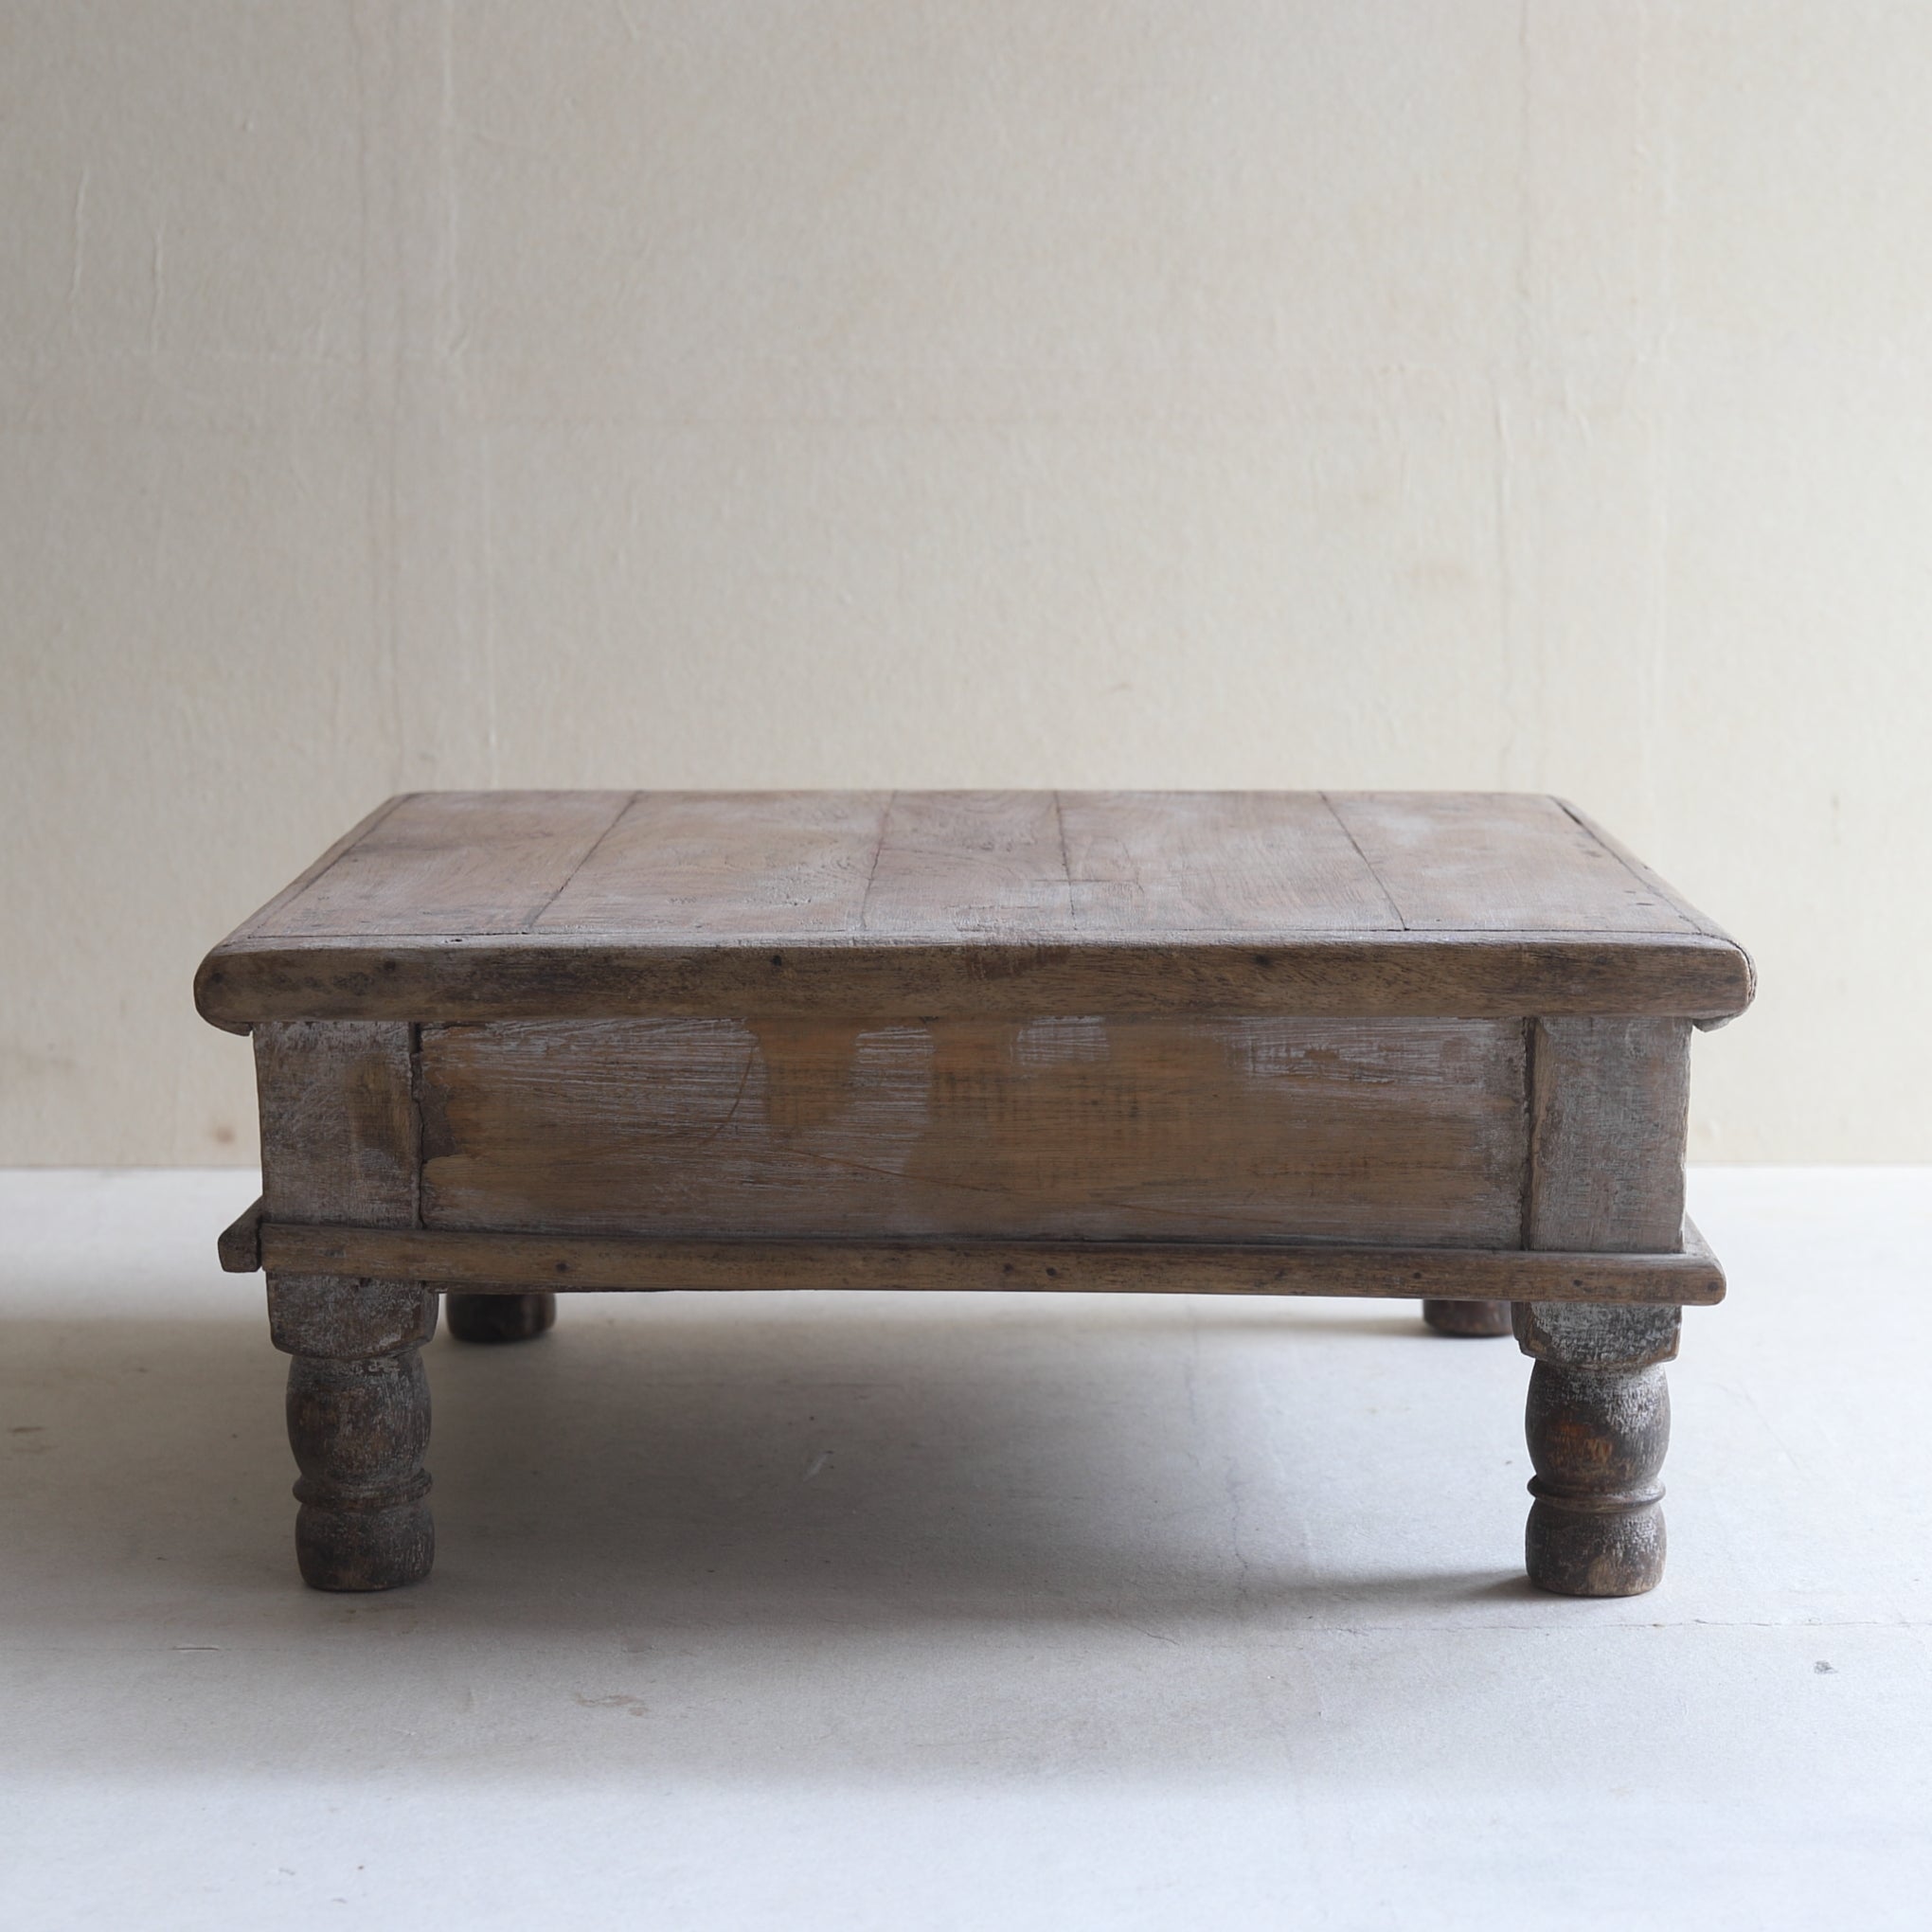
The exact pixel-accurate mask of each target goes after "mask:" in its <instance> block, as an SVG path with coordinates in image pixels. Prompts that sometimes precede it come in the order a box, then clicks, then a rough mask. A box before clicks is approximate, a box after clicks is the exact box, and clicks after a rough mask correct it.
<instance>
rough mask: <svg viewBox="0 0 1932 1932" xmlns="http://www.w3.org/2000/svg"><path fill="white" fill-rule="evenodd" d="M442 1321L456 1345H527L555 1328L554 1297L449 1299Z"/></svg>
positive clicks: (471, 1296)
mask: <svg viewBox="0 0 1932 1932" xmlns="http://www.w3.org/2000/svg"><path fill="white" fill-rule="evenodd" d="M445 1300H446V1302H447V1306H446V1307H445V1308H444V1310H443V1314H444V1317H445V1318H446V1319H447V1321H448V1322H449V1325H450V1333H451V1334H453V1335H454V1336H456V1340H457V1341H459V1342H528V1341H531V1340H533V1339H534V1338H535V1337H536V1336H538V1335H540V1334H543V1333H546V1331H547V1330H549V1329H551V1328H554V1327H555V1326H556V1322H557V1297H555V1296H554V1295H451V1296H448V1297H445Z"/></svg>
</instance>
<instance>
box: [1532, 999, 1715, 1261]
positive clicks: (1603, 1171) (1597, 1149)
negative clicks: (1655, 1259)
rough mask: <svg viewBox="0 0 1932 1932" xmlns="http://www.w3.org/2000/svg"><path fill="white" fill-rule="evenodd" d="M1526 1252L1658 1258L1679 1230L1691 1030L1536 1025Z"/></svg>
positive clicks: (1628, 1024)
mask: <svg viewBox="0 0 1932 1932" xmlns="http://www.w3.org/2000/svg"><path fill="white" fill-rule="evenodd" d="M1529 1077H1530V1100H1529V1108H1530V1163H1531V1166H1530V1177H1531V1186H1530V1194H1529V1204H1528V1212H1527V1214H1526V1217H1525V1225H1524V1230H1523V1239H1524V1243H1525V1244H1526V1245H1527V1246H1529V1247H1557V1248H1594V1249H1600V1250H1602V1251H1605V1252H1614V1251H1616V1250H1619V1249H1629V1248H1639V1249H1651V1248H1661V1247H1668V1246H1669V1245H1670V1243H1671V1242H1672V1241H1673V1239H1674V1238H1675V1236H1676V1231H1677V1229H1678V1227H1679V1226H1680V1225H1682V1224H1683V1220H1684V1144H1685V1137H1686V1132H1687V1121H1688V1118H1689V1110H1690V1027H1689V1026H1688V1025H1687V1024H1686V1023H1685V1022H1684V1021H1682V1020H1670V1019H1605V1018H1588V1019H1582V1018H1569V1019H1546V1020H1539V1021H1538V1022H1537V1023H1536V1026H1535V1029H1534V1037H1533V1038H1532V1040H1531V1042H1530V1048H1529Z"/></svg>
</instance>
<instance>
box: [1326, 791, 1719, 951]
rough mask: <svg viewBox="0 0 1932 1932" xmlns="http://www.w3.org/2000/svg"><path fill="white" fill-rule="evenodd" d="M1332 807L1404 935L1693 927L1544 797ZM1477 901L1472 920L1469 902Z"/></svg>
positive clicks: (1413, 797)
mask: <svg viewBox="0 0 1932 1932" xmlns="http://www.w3.org/2000/svg"><path fill="white" fill-rule="evenodd" d="M1331 802H1332V803H1333V807H1334V811H1335V815H1336V817H1337V818H1339V819H1340V821H1341V823H1342V825H1343V826H1344V827H1345V828H1346V830H1347V831H1348V833H1349V836H1350V838H1351V840H1353V842H1354V844H1355V847H1356V850H1359V851H1360V853H1361V854H1362V857H1363V859H1364V860H1365V861H1366V863H1367V864H1368V866H1369V867H1370V868H1372V870H1373V871H1374V873H1375V876H1376V877H1377V878H1378V879H1380V880H1381V881H1382V883H1383V885H1384V886H1386V888H1387V891H1388V893H1389V896H1390V898H1391V899H1392V900H1393V901H1394V903H1395V904H1396V905H1397V906H1398V907H1399V908H1400V911H1401V915H1402V923H1403V924H1404V926H1406V927H1407V928H1408V929H1409V930H1410V931H1411V932H1460V931H1463V930H1466V929H1467V928H1468V927H1469V926H1471V925H1472V924H1478V925H1480V926H1481V927H1482V928H1483V929H1484V930H1486V931H1492V932H1496V931H1510V930H1517V931H1523V932H1546V933H1562V932H1585V933H1695V932H1698V931H1700V930H1701V929H1700V927H1699V926H1698V925H1697V924H1696V922H1695V921H1693V920H1692V919H1691V918H1690V915H1689V914H1688V913H1687V912H1685V911H1684V910H1682V909H1681V908H1680V907H1679V906H1678V905H1677V903H1675V901H1674V899H1673V898H1671V897H1669V896H1667V895H1665V894H1664V893H1662V892H1659V891H1658V890H1656V889H1655V887H1654V886H1653V885H1652V884H1651V882H1650V880H1649V879H1648V878H1646V877H1641V876H1639V875H1638V874H1637V873H1636V872H1634V871H1632V870H1631V868H1629V867H1628V866H1627V865H1625V864H1624V862H1623V861H1622V859H1620V858H1619V857H1618V856H1617V854H1616V853H1614V852H1613V851H1611V850H1610V849H1609V848H1608V847H1607V846H1605V845H1604V844H1603V843H1602V841H1601V840H1600V839H1599V838H1598V837H1597V836H1596V835H1595V833H1594V832H1590V831H1589V830H1587V829H1586V828H1585V827H1584V826H1583V824H1581V823H1580V822H1579V820H1578V819H1577V818H1576V816H1575V815H1574V814H1572V813H1570V812H1568V811H1566V810H1565V807H1564V805H1563V804H1562V802H1561V801H1560V800H1558V799H1555V798H1547V797H1542V796H1537V795H1534V794H1530V793H1517V792H1353V793H1348V792H1338V793H1334V794H1332V795H1331ZM1473 908H1480V915H1479V917H1478V918H1476V919H1473V918H1472V909H1473Z"/></svg>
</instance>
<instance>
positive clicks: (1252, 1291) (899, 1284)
mask: <svg viewBox="0 0 1932 1932" xmlns="http://www.w3.org/2000/svg"><path fill="white" fill-rule="evenodd" d="M1683 1243H1684V1244H1683V1246H1682V1247H1681V1249H1673V1252H1670V1253H1665V1254H1655V1255H1593V1254H1538V1253H1534V1252H1531V1251H1529V1250H1527V1249H1524V1248H1442V1247H1428V1248H1386V1247H1366V1246H1351V1245H1347V1244H1343V1243H1304V1244H1301V1245H1295V1244H1291V1243H1279V1242H1278V1243H1256V1242H1248V1243H1225V1242H1198V1241H1197V1242H1147V1241H1136V1242H1088V1241H1061V1242H1000V1241H978V1242H883V1241H857V1242H825V1241H820V1242H811V1241H747V1240H729V1241H715V1240H713V1241H704V1240H696V1241H693V1240H673V1239H662V1238H643V1237H638V1236H635V1235H589V1234H530V1233H511V1232H492V1231H473V1230H465V1229H449V1228H415V1229H407V1228H404V1229H392V1228H351V1227H334V1226H306V1225H284V1224H280V1223H277V1222H267V1223H264V1224H263V1225H262V1230H261V1245H262V1254H263V1257H264V1259H265V1260H266V1261H267V1263H268V1265H269V1266H270V1267H271V1268H287V1269H308V1270H314V1271H323V1272H326V1271H330V1270H335V1271H339V1272H341V1273H344V1274H354V1275H359V1276H365V1277H368V1278H371V1279H401V1280H410V1281H423V1282H428V1283H431V1284H433V1285H436V1286H441V1287H453V1288H454V1287H460V1288H464V1289H467V1290H469V1291H471V1292H472V1293H478V1294H488V1293H496V1294H518V1293H522V1292H524V1291H526V1290H528V1289H532V1288H538V1287H550V1288H556V1289H602V1288H624V1289H663V1288H681V1289H691V1290H697V1291H700V1292H731V1291H735V1290H740V1289H754V1288H760V1289H761V1288H903V1289H910V1290H929V1291H942V1290H944V1291H953V1290H976V1289H990V1290H1016V1291H1020V1292H1032V1293H1049V1294H1110V1295H1158V1294H1189V1295H1355V1296H1375V1297H1386V1298H1408V1299H1414V1298H1415V1297H1418V1296H1419V1295H1420V1294H1421V1293H1422V1290H1423V1289H1424V1288H1427V1289H1429V1290H1431V1291H1433V1293H1434V1294H1435V1295H1437V1296H1439V1297H1449V1298H1455V1297H1466V1298H1468V1299H1471V1300H1476V1301H1484V1300H1494V1299H1498V1298H1509V1299H1512V1300H1518V1301H1533V1302H1534V1304H1535V1305H1536V1307H1537V1308H1538V1309H1543V1308H1545V1307H1547V1305H1549V1304H1552V1303H1568V1302H1572V1301H1583V1302H1599V1301H1601V1302H1655V1303H1661V1304H1665V1305H1666V1306H1667V1307H1668V1308H1669V1309H1670V1311H1671V1312H1672V1313H1673V1314H1674V1312H1675V1310H1676V1308H1677V1307H1678V1306H1679V1305H1688V1304H1690V1303H1693V1302H1713V1301H1719V1300H1722V1299H1723V1297H1724V1292H1725V1281H1724V1271H1723V1270H1722V1269H1721V1268H1720V1267H1719V1266H1718V1264H1717V1261H1716V1258H1715V1257H1714V1256H1713V1255H1712V1254H1711V1252H1710V1250H1709V1248H1708V1246H1706V1245H1705V1243H1704V1242H1703V1240H1702V1239H1701V1237H1700V1236H1699V1235H1698V1234H1697V1231H1696V1229H1695V1228H1694V1227H1691V1226H1690V1225H1688V1224H1687V1225H1686V1227H1685V1230H1684V1235H1683Z"/></svg>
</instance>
